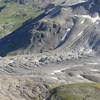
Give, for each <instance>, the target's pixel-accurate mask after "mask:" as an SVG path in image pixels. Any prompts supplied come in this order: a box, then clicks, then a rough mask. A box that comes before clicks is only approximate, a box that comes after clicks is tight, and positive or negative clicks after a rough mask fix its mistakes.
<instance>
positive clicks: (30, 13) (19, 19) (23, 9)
mask: <svg viewBox="0 0 100 100" xmlns="http://www.w3.org/2000/svg"><path fill="white" fill-rule="evenodd" d="M3 5H6V8H4V9H3V10H2V11H1V12H0V26H1V27H3V29H0V37H3V36H5V35H6V34H9V33H11V32H12V31H14V30H15V29H16V28H18V27H20V26H21V24H22V23H23V22H24V21H26V20H27V19H29V18H31V17H36V16H37V15H38V14H39V13H40V11H37V10H36V9H33V8H32V7H30V6H28V5H19V4H17V3H15V2H9V3H3V2H1V1H0V6H3Z"/></svg>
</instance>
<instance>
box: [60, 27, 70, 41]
mask: <svg viewBox="0 0 100 100" xmlns="http://www.w3.org/2000/svg"><path fill="white" fill-rule="evenodd" d="M70 30H71V29H70V28H68V29H67V30H66V33H65V34H64V36H63V37H62V39H61V41H64V40H65V38H66V36H67V33H68V32H69V31H70Z"/></svg>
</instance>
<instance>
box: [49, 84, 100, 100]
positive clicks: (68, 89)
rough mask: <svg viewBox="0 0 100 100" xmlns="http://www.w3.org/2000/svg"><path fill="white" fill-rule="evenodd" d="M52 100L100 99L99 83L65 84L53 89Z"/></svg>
mask: <svg viewBox="0 0 100 100" xmlns="http://www.w3.org/2000/svg"><path fill="white" fill-rule="evenodd" d="M50 100H100V84H99V83H78V84H71V85H64V86H61V87H58V88H55V89H53V90H51V99H50Z"/></svg>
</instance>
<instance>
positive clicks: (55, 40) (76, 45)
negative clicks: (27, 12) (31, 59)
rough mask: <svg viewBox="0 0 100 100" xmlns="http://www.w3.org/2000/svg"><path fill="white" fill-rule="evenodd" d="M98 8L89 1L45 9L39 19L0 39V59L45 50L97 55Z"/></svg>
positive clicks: (32, 20) (99, 42)
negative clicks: (10, 55) (8, 55)
mask: <svg viewBox="0 0 100 100" xmlns="http://www.w3.org/2000/svg"><path fill="white" fill-rule="evenodd" d="M98 4H99V1H95V2H94V0H92V1H91V0H90V1H86V2H82V3H78V4H73V5H69V6H68V5H67V6H65V5H57V6H56V5H49V6H48V7H46V8H45V9H46V10H44V12H43V13H41V14H40V15H39V16H37V17H36V18H33V19H29V20H28V21H26V22H25V23H23V25H22V26H21V27H20V28H18V29H16V30H15V31H14V32H12V33H11V34H9V35H7V36H5V37H4V38H2V39H0V55H1V56H5V55H6V54H8V53H10V52H14V54H16V53H17V54H29V53H33V52H38V53H42V52H45V51H49V50H54V52H59V51H62V52H66V53H69V54H74V55H75V54H76V55H80V54H88V53H91V52H92V53H94V52H96V53H98V52H100V38H99V36H100V34H99V32H100V30H99V29H100V28H99V25H100V23H99V22H100V17H99V9H100V8H99V6H98ZM95 5H96V7H97V8H96V7H95ZM97 9H98V10H97ZM2 44H3V45H2Z"/></svg>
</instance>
